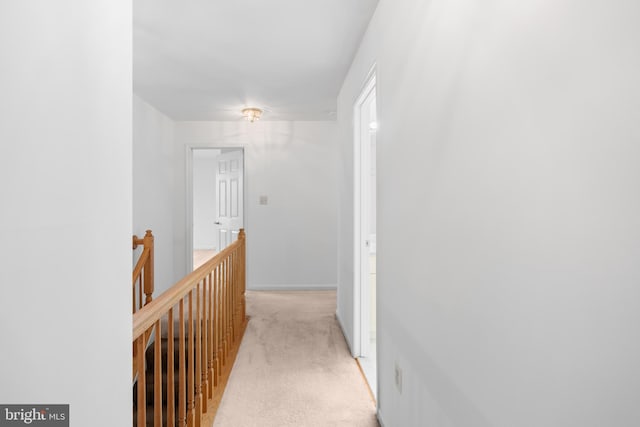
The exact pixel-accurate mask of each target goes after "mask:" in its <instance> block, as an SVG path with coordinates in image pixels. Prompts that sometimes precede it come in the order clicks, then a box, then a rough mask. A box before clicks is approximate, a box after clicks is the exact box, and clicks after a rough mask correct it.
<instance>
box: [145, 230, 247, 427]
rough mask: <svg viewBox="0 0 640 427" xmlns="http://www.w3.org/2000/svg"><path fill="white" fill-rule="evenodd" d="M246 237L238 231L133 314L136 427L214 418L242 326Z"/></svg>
mask: <svg viewBox="0 0 640 427" xmlns="http://www.w3.org/2000/svg"><path fill="white" fill-rule="evenodd" d="M145 237H146V236H145ZM140 240H143V239H138V242H139V241H140ZM245 240H246V237H245V233H244V230H242V229H241V230H240V233H239V234H238V240H236V241H235V242H233V243H232V244H231V245H229V246H228V247H227V248H225V249H224V250H222V251H221V252H219V253H218V254H216V255H215V256H214V257H212V258H211V259H210V260H208V261H207V262H205V263H204V264H203V265H201V266H200V267H199V268H198V269H196V270H195V271H193V272H192V273H190V274H188V275H187V276H185V277H184V278H183V279H182V280H180V281H178V283H176V284H175V285H173V286H172V287H171V288H170V289H169V290H167V291H165V292H164V293H163V294H162V295H160V296H158V297H157V298H155V299H153V300H152V301H150V302H149V303H147V304H146V305H145V306H144V307H142V308H140V309H139V310H138V311H137V312H135V313H134V314H133V348H134V366H133V372H134V381H135V382H136V384H135V387H137V393H136V394H134V396H137V406H136V407H135V408H134V409H135V411H134V412H135V414H136V422H137V424H135V425H137V426H146V425H147V415H148V416H150V417H153V424H154V426H158V427H159V426H161V425H167V426H175V425H178V426H180V427H184V426H187V427H200V426H201V422H202V420H203V417H205V416H206V417H208V419H209V420H210V421H212V420H213V415H215V411H216V410H217V407H218V405H219V403H220V398H221V396H222V392H223V391H224V387H225V385H226V380H227V378H228V376H229V374H230V371H231V366H232V365H233V360H234V359H235V355H236V352H237V350H238V347H239V345H240V341H241V339H242V335H243V333H244V330H245V328H246V324H247V318H246V314H245V289H246V286H245V268H246V267H245V265H246V262H245V256H246V241H245ZM135 244H136V240H135V238H134V245H135ZM138 244H139V243H138ZM145 249H146V246H145ZM143 253H144V252H143ZM151 256H152V255H151ZM176 313H177V314H178V316H176V315H175V314H176ZM150 336H151V337H152V340H153V345H147V340H148V338H149V337H150ZM143 351H146V353H148V354H147V355H146V357H143V356H142V355H141V353H142V352H143ZM163 388H164V389H165V390H164V392H163V390H162V389H163ZM151 408H153V411H151ZM147 409H149V411H148V410H147Z"/></svg>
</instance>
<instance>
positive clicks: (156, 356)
mask: <svg viewBox="0 0 640 427" xmlns="http://www.w3.org/2000/svg"><path fill="white" fill-rule="evenodd" d="M161 337H162V331H161V330H160V320H158V321H157V322H156V334H155V342H154V345H153V425H154V427H162V338H161Z"/></svg>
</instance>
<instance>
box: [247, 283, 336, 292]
mask: <svg viewBox="0 0 640 427" xmlns="http://www.w3.org/2000/svg"><path fill="white" fill-rule="evenodd" d="M336 289H338V285H336V284H319V285H318V284H312V285H296V284H291V285H261V284H255V283H254V284H247V290H248V291H335V290H336Z"/></svg>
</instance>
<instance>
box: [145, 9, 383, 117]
mask: <svg viewBox="0 0 640 427" xmlns="http://www.w3.org/2000/svg"><path fill="white" fill-rule="evenodd" d="M377 3H378V0H318V1H312V0H189V1H184V0H182V1H180V0H135V1H134V2H133V4H134V12H133V14H134V21H133V30H134V31H133V81H134V92H135V93H136V94H137V95H139V96H140V97H141V98H143V99H144V100H146V101H147V102H149V103H150V104H152V105H153V106H154V107H156V108H157V109H158V110H160V111H162V112H163V113H165V114H167V115H168V116H169V117H171V118H172V119H174V120H240V119H241V116H240V110H241V109H242V108H243V107H247V106H256V107H259V108H263V109H264V110H265V113H264V115H263V118H262V119H263V120H334V119H335V110H336V97H337V95H338V91H339V90H340V86H341V85H342V81H343V79H344V77H345V75H346V73H347V70H348V68H349V66H350V64H351V61H352V59H353V56H354V54H355V51H356V48H357V46H358V44H359V43H360V40H361V38H362V34H363V33H364V31H365V29H366V26H367V24H368V22H369V20H370V18H371V15H372V14H373V11H374V10H375V7H376V5H377Z"/></svg>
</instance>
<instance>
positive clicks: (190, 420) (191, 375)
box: [187, 289, 196, 427]
mask: <svg viewBox="0 0 640 427" xmlns="http://www.w3.org/2000/svg"><path fill="white" fill-rule="evenodd" d="M188 335H189V341H188V345H187V347H188V349H189V355H188V359H187V362H188V363H187V369H188V372H187V402H188V406H187V425H188V426H189V427H195V422H196V417H195V415H196V413H195V409H196V397H195V391H196V385H195V368H196V367H195V360H196V358H195V349H194V342H193V339H194V337H193V335H194V330H193V289H192V290H191V291H189V334H188Z"/></svg>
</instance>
